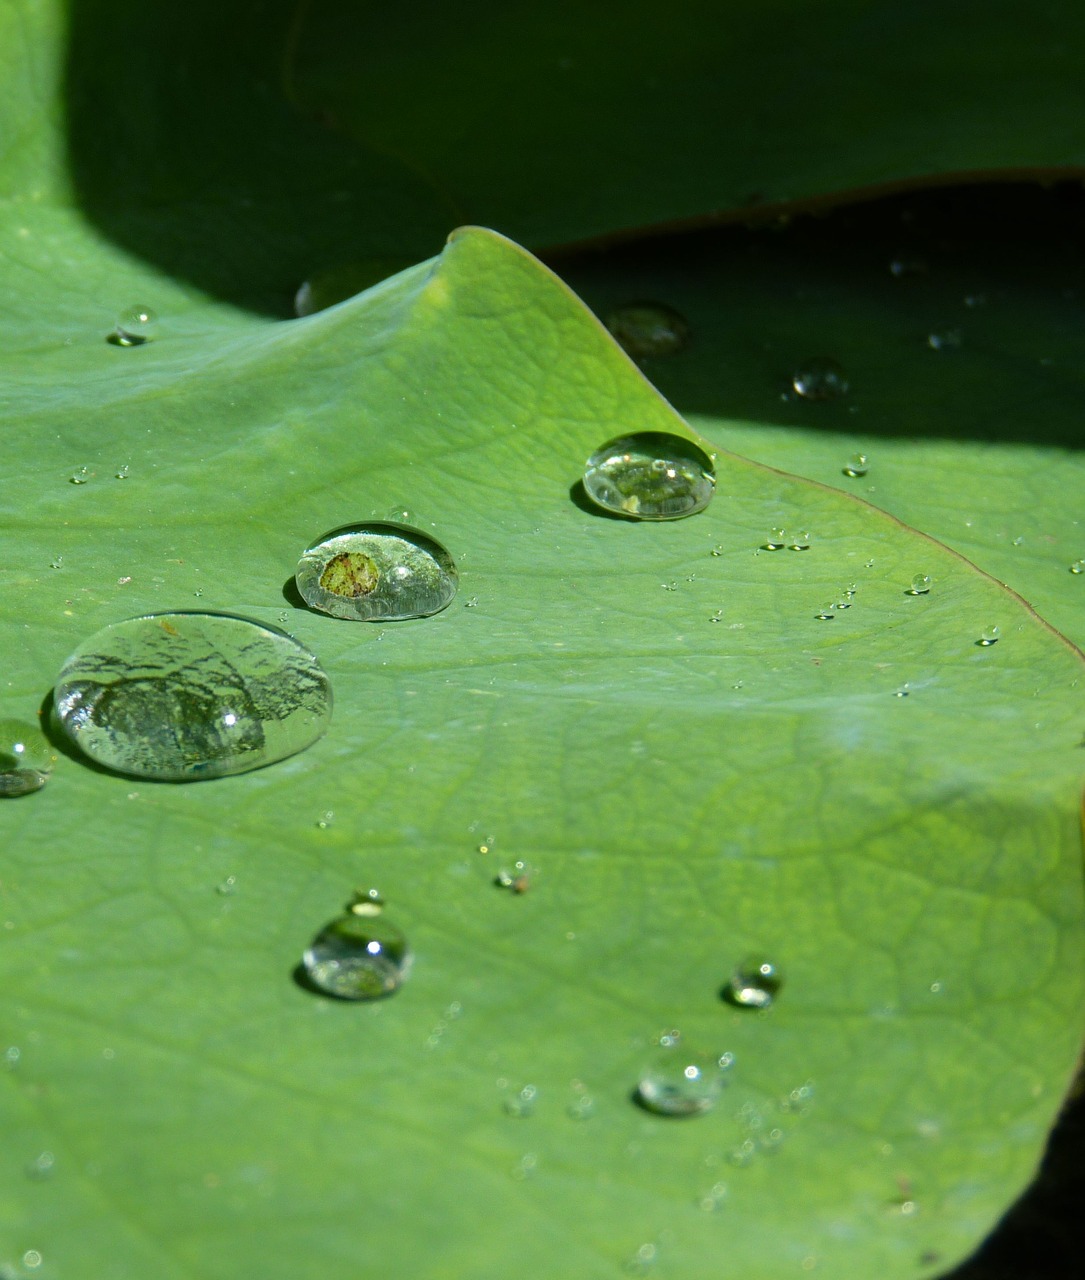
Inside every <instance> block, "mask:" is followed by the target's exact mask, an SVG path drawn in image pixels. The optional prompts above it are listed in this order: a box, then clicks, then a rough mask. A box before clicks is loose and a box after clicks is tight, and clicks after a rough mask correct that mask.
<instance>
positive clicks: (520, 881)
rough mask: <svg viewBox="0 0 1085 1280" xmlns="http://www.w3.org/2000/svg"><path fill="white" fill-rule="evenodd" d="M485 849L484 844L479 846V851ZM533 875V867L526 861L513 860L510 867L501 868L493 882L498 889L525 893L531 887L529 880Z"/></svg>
mask: <svg viewBox="0 0 1085 1280" xmlns="http://www.w3.org/2000/svg"><path fill="white" fill-rule="evenodd" d="M484 851H485V846H480V847H479V852H480V853H482V852H484ZM534 875H535V871H534V868H533V867H530V866H529V865H528V864H527V863H526V862H515V863H513V865H512V867H511V868H506V867H502V869H501V870H500V871H499V872H498V873H497V875H496V876H494V884H496V885H497V887H498V888H499V889H508V891H509V892H510V893H527V891H528V890H529V889H530V888H531V881H532V879H533V877H534Z"/></svg>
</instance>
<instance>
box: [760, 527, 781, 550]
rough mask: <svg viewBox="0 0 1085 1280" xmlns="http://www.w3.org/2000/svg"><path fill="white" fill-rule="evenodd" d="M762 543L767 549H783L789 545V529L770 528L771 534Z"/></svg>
mask: <svg viewBox="0 0 1085 1280" xmlns="http://www.w3.org/2000/svg"><path fill="white" fill-rule="evenodd" d="M761 545H762V546H763V547H764V548H765V550H766V551H782V550H783V549H784V547H786V546H787V530H786V529H770V530H769V536H768V537H767V538H766V539H765V541H764V542H763V543H762V544H761Z"/></svg>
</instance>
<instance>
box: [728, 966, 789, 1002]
mask: <svg viewBox="0 0 1085 1280" xmlns="http://www.w3.org/2000/svg"><path fill="white" fill-rule="evenodd" d="M782 985H783V978H782V977H781V975H780V971H779V969H778V968H777V967H776V965H775V964H774V963H773V961H771V960H769V959H766V958H765V957H764V956H751V957H749V958H748V959H746V960H744V961H743V962H742V963H741V964H739V965H737V966H736V967H735V971H734V973H733V974H732V975H731V977H730V979H729V980H728V982H727V985H726V986H725V987H724V989H723V998H724V999H725V1000H726V1001H727V1002H728V1004H733V1005H736V1006H738V1007H739V1008H740V1009H767V1008H768V1007H769V1005H771V1004H772V1002H773V1000H774V999H775V998H776V995H777V993H778V992H779V990H780V987H781V986H782Z"/></svg>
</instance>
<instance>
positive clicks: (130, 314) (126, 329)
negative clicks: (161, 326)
mask: <svg viewBox="0 0 1085 1280" xmlns="http://www.w3.org/2000/svg"><path fill="white" fill-rule="evenodd" d="M111 337H112V338H113V340H114V342H115V343H116V344H117V345H118V346H121V347H141V346H142V345H143V344H144V343H145V342H150V341H151V340H152V339H154V338H157V337H158V317H157V316H156V315H155V313H154V312H153V311H152V310H151V309H150V307H141V306H136V307H126V308H125V309H124V310H123V311H122V312H121V313H120V315H119V316H118V317H117V325H116V328H115V329H114V330H113V333H112V335H111Z"/></svg>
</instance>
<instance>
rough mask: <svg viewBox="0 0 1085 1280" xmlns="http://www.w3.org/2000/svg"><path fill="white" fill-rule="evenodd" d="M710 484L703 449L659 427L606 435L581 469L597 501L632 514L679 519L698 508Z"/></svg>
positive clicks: (707, 495)
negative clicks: (606, 437)
mask: <svg viewBox="0 0 1085 1280" xmlns="http://www.w3.org/2000/svg"><path fill="white" fill-rule="evenodd" d="M715 484H716V474H715V471H714V469H713V466H712V460H711V459H710V458H709V456H708V454H707V453H705V452H704V451H703V450H702V449H700V448H698V447H697V445H695V444H694V443H693V442H692V441H691V440H684V439H683V438H682V437H681V436H672V435H668V434H666V433H665V432H659V431H644V432H640V433H639V434H636V435H628V436H619V437H618V438H617V439H614V440H609V441H607V443H606V444H604V445H602V446H601V447H600V448H598V449H596V451H595V452H594V453H593V454H592V455H591V457H590V458H589V459H588V461H587V464H586V468H585V471H584V491H585V492H586V493H587V495H588V497H589V498H590V499H591V500H592V502H594V503H595V504H596V506H599V507H602V508H603V510H604V511H612V512H615V513H617V514H619V515H624V516H628V517H630V518H631V519H634V520H679V519H681V518H682V517H683V516H691V515H693V514H695V513H696V512H698V511H703V510H704V508H705V507H707V506H708V503H709V501H710V500H711V498H712V493H713V490H714V488H715Z"/></svg>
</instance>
